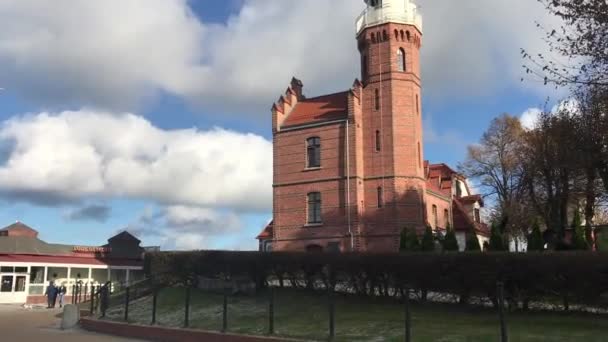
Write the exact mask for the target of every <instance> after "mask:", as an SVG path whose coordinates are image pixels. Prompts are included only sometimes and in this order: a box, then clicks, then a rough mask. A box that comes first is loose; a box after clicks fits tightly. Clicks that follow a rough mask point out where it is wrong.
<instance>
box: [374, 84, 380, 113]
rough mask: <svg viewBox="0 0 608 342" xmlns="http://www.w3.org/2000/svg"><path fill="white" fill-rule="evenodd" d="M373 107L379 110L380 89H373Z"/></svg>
mask: <svg viewBox="0 0 608 342" xmlns="http://www.w3.org/2000/svg"><path fill="white" fill-rule="evenodd" d="M374 108H376V110H380V90H379V89H378V88H376V89H375V90H374Z"/></svg>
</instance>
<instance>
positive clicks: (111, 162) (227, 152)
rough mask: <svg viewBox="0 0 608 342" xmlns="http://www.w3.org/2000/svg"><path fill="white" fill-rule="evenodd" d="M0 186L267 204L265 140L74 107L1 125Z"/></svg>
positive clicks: (44, 193)
mask: <svg viewBox="0 0 608 342" xmlns="http://www.w3.org/2000/svg"><path fill="white" fill-rule="evenodd" d="M0 146H4V149H5V150H7V152H5V155H6V157H5V158H4V159H5V162H4V163H2V162H1V161H0V192H3V193H5V194H11V195H15V196H21V197H24V198H26V199H28V200H30V201H34V202H36V201H42V200H44V201H45V202H47V203H46V204H49V203H48V202H52V201H70V200H74V201H77V200H79V199H81V198H83V197H87V196H97V197H126V198H135V199H148V200H153V201H157V202H159V203H163V204H168V205H195V206H203V207H212V208H224V207H230V208H234V209H239V210H245V211H251V210H260V211H265V210H269V209H270V207H271V198H272V197H271V196H272V176H271V175H272V143H271V142H269V141H267V140H265V139H264V138H262V137H260V136H257V135H254V134H241V133H237V132H233V131H228V130H224V129H221V128H215V129H212V130H209V131H199V130H196V129H184V130H162V129H159V128H157V127H155V126H153V125H152V124H151V123H150V122H149V121H147V120H146V119H144V118H142V117H139V116H136V115H133V114H120V115H114V114H109V113H102V112H95V111H90V110H81V111H76V112H69V111H66V112H61V113H40V114H35V115H27V116H21V117H15V118H12V119H10V120H8V121H5V122H4V123H3V124H2V126H0Z"/></svg>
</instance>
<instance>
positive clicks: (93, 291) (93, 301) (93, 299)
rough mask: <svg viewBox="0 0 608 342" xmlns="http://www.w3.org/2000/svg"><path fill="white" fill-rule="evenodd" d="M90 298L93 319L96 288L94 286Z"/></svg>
mask: <svg viewBox="0 0 608 342" xmlns="http://www.w3.org/2000/svg"><path fill="white" fill-rule="evenodd" d="M90 297H91V298H89V299H90V300H91V311H90V313H91V317H92V316H93V310H95V286H93V284H91V294H90Z"/></svg>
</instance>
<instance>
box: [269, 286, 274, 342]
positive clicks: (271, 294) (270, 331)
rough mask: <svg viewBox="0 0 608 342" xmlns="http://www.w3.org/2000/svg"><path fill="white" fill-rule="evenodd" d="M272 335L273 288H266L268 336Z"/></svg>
mask: <svg viewBox="0 0 608 342" xmlns="http://www.w3.org/2000/svg"><path fill="white" fill-rule="evenodd" d="M272 334H274V287H273V286H272V285H270V286H268V335H272Z"/></svg>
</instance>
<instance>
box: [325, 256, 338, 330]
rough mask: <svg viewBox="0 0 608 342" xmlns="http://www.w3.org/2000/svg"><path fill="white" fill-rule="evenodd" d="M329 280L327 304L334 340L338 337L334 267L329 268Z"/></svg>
mask: <svg viewBox="0 0 608 342" xmlns="http://www.w3.org/2000/svg"><path fill="white" fill-rule="evenodd" d="M328 274H329V277H328V282H327V304H328V309H329V340H330V341H333V340H334V337H336V327H335V323H336V321H335V314H336V312H335V311H336V310H335V309H336V308H335V303H334V287H333V274H332V269H331V267H329V270H328Z"/></svg>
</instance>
